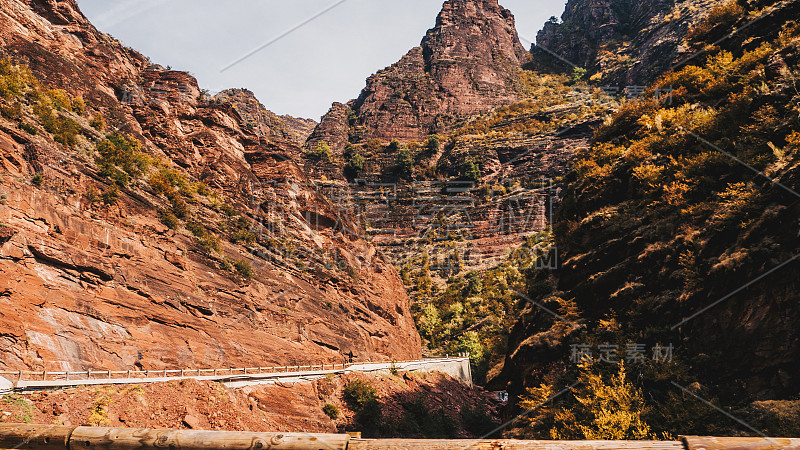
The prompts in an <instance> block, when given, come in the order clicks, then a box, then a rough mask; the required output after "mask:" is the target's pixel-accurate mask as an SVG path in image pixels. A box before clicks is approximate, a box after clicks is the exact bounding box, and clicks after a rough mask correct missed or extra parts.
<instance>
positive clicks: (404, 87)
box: [309, 0, 530, 150]
mask: <svg viewBox="0 0 800 450" xmlns="http://www.w3.org/2000/svg"><path fill="white" fill-rule="evenodd" d="M529 58H530V54H529V53H528V52H527V51H526V50H525V49H524V47H523V46H522V44H521V43H520V42H519V38H518V36H517V31H516V28H515V23H514V16H513V15H512V14H511V12H510V11H508V10H507V9H505V8H503V7H501V6H500V5H499V4H498V2H497V0H448V1H447V2H445V3H444V6H443V8H442V10H441V12H440V13H439V16H438V18H437V19H436V25H435V26H434V27H433V28H431V29H430V30H428V32H427V33H426V35H425V37H424V38H423V39H422V42H421V44H420V46H419V47H415V48H413V49H411V51H409V52H408V53H407V54H406V55H405V56H403V57H402V58H401V59H400V61H398V62H397V63H395V64H393V65H391V66H390V67H387V68H386V69H384V70H381V71H379V72H377V73H376V74H374V75H372V76H371V77H369V79H368V80H367V85H366V87H365V88H364V90H363V91H362V92H361V95H360V96H359V97H358V99H356V100H355V101H353V102H351V103H350V104H349V105H348V106H349V108H350V109H351V110H352V111H351V113H348V114H328V115H327V116H326V117H325V118H323V121H322V122H323V123H322V124H321V125H320V127H319V128H318V129H317V130H316V132H315V133H313V134H312V136H311V139H310V141H309V143H310V145H314V144H315V143H316V141H319V140H323V139H324V140H326V141H327V142H329V143H337V144H338V143H347V142H362V141H365V140H368V139H372V138H378V139H382V140H389V139H392V138H398V139H401V140H413V139H421V138H424V137H426V136H427V135H428V134H431V133H434V132H441V131H444V130H446V129H447V127H448V124H451V123H452V122H453V121H454V120H455V119H456V118H457V117H459V116H463V115H467V114H474V113H477V112H481V111H486V110H489V109H492V108H495V107H497V106H501V105H505V104H509V103H512V102H514V101H516V100H518V99H519V98H520V92H521V91H522V85H521V83H520V81H519V77H518V72H519V70H520V68H521V66H522V65H523V64H524V63H526V62H527V61H528V60H529ZM339 109H341V108H340V107H339ZM344 119H347V120H348V121H349V122H343V120H344ZM332 120H333V121H337V123H334V124H331V123H325V122H326V121H327V122H330V121H332ZM332 147H334V150H341V149H340V148H338V146H337V145H332Z"/></svg>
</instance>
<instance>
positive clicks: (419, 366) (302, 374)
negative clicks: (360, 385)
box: [0, 354, 472, 391]
mask: <svg viewBox="0 0 800 450" xmlns="http://www.w3.org/2000/svg"><path fill="white" fill-rule="evenodd" d="M449 363H461V365H462V366H464V367H465V369H466V370H465V371H462V372H465V373H463V374H460V375H458V374H453V375H454V376H457V377H460V378H461V379H462V380H463V381H465V382H467V383H469V384H471V383H472V377H471V373H470V372H469V357H468V356H467V355H466V354H462V355H459V356H457V357H452V358H451V357H445V358H431V359H425V360H420V361H390V362H365V363H346V364H319V365H317V364H312V365H300V366H271V367H246V368H227V369H219V368H218V369H180V370H169V369H162V370H127V371H113V370H87V371H80V372H47V371H0V382H2V381H4V377H5V378H6V379H8V381H9V382H10V384H11V385H12V386H11V388H12V389H13V390H18V391H23V390H32V389H53V388H63V387H71V386H87V385H105V384H142V383H161V382H165V381H173V380H182V379H196V380H203V381H224V382H229V383H235V384H238V385H243V384H248V383H256V382H268V381H269V380H273V381H275V380H280V379H303V378H311V379H313V378H319V377H322V376H325V375H327V374H331V373H332V374H343V373H348V372H375V371H381V370H392V369H393V368H394V369H397V370H404V371H409V370H410V371H414V370H426V369H425V367H426V366H431V365H444V364H449ZM427 370H435V369H427ZM2 390H3V386H2V385H0V391H2Z"/></svg>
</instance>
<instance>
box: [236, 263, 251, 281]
mask: <svg viewBox="0 0 800 450" xmlns="http://www.w3.org/2000/svg"><path fill="white" fill-rule="evenodd" d="M233 267H234V268H235V269H236V272H237V273H239V275H241V276H242V277H243V278H246V279H248V280H249V279H250V278H253V275H254V274H255V273H254V272H253V266H251V265H250V261H247V260H246V259H240V260H239V261H236V262H235V263H233Z"/></svg>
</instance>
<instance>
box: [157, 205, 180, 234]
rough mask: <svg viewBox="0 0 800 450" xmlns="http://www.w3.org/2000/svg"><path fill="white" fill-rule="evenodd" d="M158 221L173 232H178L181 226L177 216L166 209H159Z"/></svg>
mask: <svg viewBox="0 0 800 450" xmlns="http://www.w3.org/2000/svg"><path fill="white" fill-rule="evenodd" d="M158 219H159V220H160V221H161V223H163V224H164V225H166V226H167V227H168V228H169V229H172V230H177V229H178V226H179V225H180V221H179V220H178V218H177V217H176V216H175V214H172V212H171V211H169V210H166V209H159V210H158Z"/></svg>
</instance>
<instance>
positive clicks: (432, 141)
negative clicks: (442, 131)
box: [425, 134, 441, 153]
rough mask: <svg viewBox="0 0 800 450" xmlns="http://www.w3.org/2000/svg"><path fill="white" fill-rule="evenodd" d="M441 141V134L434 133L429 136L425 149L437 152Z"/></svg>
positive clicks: (429, 151)
mask: <svg viewBox="0 0 800 450" xmlns="http://www.w3.org/2000/svg"><path fill="white" fill-rule="evenodd" d="M440 145H441V142H440V140H439V135H437V134H433V135H431V136H429V137H428V141H427V142H426V143H425V150H426V151H427V152H428V153H436V152H438V151H439V146H440Z"/></svg>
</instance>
